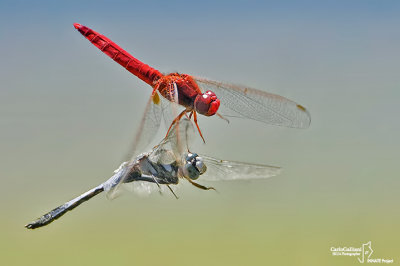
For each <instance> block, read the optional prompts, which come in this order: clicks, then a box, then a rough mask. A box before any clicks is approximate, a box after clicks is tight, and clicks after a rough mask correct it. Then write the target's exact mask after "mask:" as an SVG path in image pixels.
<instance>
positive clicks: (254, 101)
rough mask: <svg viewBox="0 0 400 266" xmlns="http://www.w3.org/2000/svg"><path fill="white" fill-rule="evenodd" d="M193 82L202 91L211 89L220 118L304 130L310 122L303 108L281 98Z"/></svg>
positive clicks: (205, 82) (223, 85) (218, 84)
mask: <svg viewBox="0 0 400 266" xmlns="http://www.w3.org/2000/svg"><path fill="white" fill-rule="evenodd" d="M194 79H195V80H196V82H197V84H198V85H199V87H200V88H201V89H202V90H203V91H206V90H211V91H213V92H214V93H215V94H216V95H217V97H218V98H219V99H220V101H221V107H220V113H221V114H222V115H225V116H235V117H242V118H249V119H253V120H257V121H260V122H264V123H267V124H271V125H278V126H286V127H294V128H307V127H309V125H310V123H311V116H310V114H309V112H308V111H307V110H306V108H305V107H303V106H301V105H300V104H297V103H295V102H293V101H291V100H289V99H287V98H284V97H282V96H279V95H276V94H272V93H268V92H264V91H260V90H256V89H251V88H247V87H240V86H236V85H232V84H226V83H222V82H218V81H212V80H208V79H204V78H199V77H194Z"/></svg>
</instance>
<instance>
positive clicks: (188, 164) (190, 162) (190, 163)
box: [183, 153, 207, 180]
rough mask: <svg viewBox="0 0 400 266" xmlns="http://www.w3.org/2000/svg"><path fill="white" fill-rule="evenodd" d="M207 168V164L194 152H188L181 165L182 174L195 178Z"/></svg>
mask: <svg viewBox="0 0 400 266" xmlns="http://www.w3.org/2000/svg"><path fill="white" fill-rule="evenodd" d="M206 170H207V166H206V165H205V164H204V162H203V158H201V157H200V156H199V155H197V154H196V153H188V154H186V156H185V165H184V167H183V174H184V175H185V176H186V177H188V178H190V179H192V180H195V179H197V178H199V176H200V175H202V174H204V172H205V171H206Z"/></svg>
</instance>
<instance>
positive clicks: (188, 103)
mask: <svg viewBox="0 0 400 266" xmlns="http://www.w3.org/2000/svg"><path fill="white" fill-rule="evenodd" d="M154 87H155V88H156V89H157V90H158V91H159V92H160V93H161V95H162V96H163V97H164V98H166V99H167V100H169V101H172V102H173V101H175V97H176V93H178V103H179V104H180V105H183V106H184V107H186V108H187V109H189V110H192V109H193V108H194V101H195V99H196V97H197V95H199V94H201V90H200V88H199V86H198V85H197V83H196V82H195V81H194V80H193V78H192V77H191V76H189V75H187V74H179V73H170V74H168V75H164V76H162V77H161V78H159V79H158V80H157V81H156V83H155V85H154Z"/></svg>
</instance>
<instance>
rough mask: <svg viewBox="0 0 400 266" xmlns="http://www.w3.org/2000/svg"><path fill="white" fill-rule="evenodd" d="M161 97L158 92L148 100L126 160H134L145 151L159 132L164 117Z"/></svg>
mask: <svg viewBox="0 0 400 266" xmlns="http://www.w3.org/2000/svg"><path fill="white" fill-rule="evenodd" d="M162 109H163V106H162V102H161V97H160V96H159V95H158V93H157V92H156V93H155V94H154V96H153V97H150V98H149V100H148V101H147V104H146V107H145V110H144V112H143V115H142V119H141V121H140V124H139V128H138V130H137V132H136V134H135V137H134V140H133V143H132V145H131V148H130V150H129V152H128V154H127V156H126V160H134V159H135V156H136V155H138V153H139V152H140V151H143V149H145V148H146V147H147V145H149V144H150V142H151V141H152V140H153V139H154V136H155V135H156V134H157V132H158V130H159V128H160V123H161V117H162V111H163V110H162Z"/></svg>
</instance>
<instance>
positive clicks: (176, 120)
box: [165, 109, 186, 137]
mask: <svg viewBox="0 0 400 266" xmlns="http://www.w3.org/2000/svg"><path fill="white" fill-rule="evenodd" d="M185 114H186V109H185V110H183V111H182V113H180V114H179V115H178V116H177V117H176V118H175V119H174V121H172V123H171V125H170V126H169V128H168V131H167V134H166V135H165V137H168V134H169V131H170V130H171V128H172V126H173V125H175V124H176V123H177V122H178V121H179V120H181V118H182V116H184V115H185Z"/></svg>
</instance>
